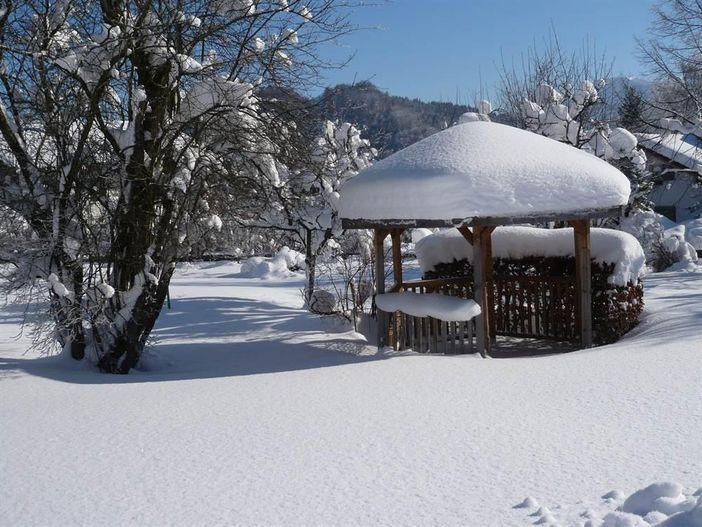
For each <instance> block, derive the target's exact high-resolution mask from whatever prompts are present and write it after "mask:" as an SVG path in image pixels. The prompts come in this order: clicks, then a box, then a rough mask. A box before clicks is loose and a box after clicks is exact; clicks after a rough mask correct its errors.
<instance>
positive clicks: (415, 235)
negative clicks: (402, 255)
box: [412, 229, 434, 243]
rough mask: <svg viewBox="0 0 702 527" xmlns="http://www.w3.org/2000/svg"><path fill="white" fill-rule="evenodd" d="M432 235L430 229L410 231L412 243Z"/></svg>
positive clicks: (432, 232)
mask: <svg viewBox="0 0 702 527" xmlns="http://www.w3.org/2000/svg"><path fill="white" fill-rule="evenodd" d="M432 234H434V231H432V230H431V229H412V243H417V242H419V240H423V239H424V238H426V237H427V236H431V235H432Z"/></svg>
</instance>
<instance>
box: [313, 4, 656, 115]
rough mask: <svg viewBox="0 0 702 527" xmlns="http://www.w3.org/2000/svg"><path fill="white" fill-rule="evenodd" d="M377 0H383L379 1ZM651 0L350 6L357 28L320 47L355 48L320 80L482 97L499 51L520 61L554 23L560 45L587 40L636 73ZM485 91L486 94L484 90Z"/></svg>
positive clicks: (572, 46)
mask: <svg viewBox="0 0 702 527" xmlns="http://www.w3.org/2000/svg"><path fill="white" fill-rule="evenodd" d="M381 1H382V0H381ZM652 4H653V0H588V1H586V2H585V1H570V0H566V1H565V2H553V1H552V0H551V1H548V0H530V1H526V0H429V1H428V0H394V1H392V2H388V3H383V4H381V5H379V6H370V7H364V8H360V9H357V10H356V11H354V13H353V15H352V21H353V22H354V23H356V24H358V25H359V26H365V27H368V26H374V27H379V29H371V30H364V31H361V32H359V33H356V34H354V35H351V36H348V37H345V38H344V39H343V47H342V48H339V49H334V50H330V49H327V50H326V53H327V55H328V56H329V57H341V56H345V55H348V54H350V53H352V52H355V53H356V55H355V58H354V59H353V60H352V61H351V63H350V64H348V65H347V66H346V67H345V68H344V69H343V70H341V71H332V72H329V73H328V74H327V84H337V83H340V82H345V83H350V82H353V81H354V79H356V80H357V81H358V80H371V81H372V82H373V83H375V84H376V85H378V86H379V87H380V88H382V89H384V90H387V91H389V92H390V93H392V94H395V95H404V96H409V97H418V98H420V99H424V100H444V101H451V102H455V101H456V100H457V99H462V100H461V101H460V102H466V100H468V101H469V102H471V101H473V100H474V99H475V97H476V96H477V95H480V85H481V81H482V85H483V96H489V95H490V92H489V90H492V89H493V86H494V84H495V83H496V81H497V80H498V78H499V76H498V66H499V64H500V62H501V57H502V56H504V58H505V60H506V61H512V60H513V59H514V60H515V61H519V60H520V54H521V53H523V52H524V51H526V50H527V49H528V48H529V47H530V46H533V44H534V43H536V44H537V46H538V45H541V44H542V43H543V41H544V39H546V38H547V37H548V35H549V32H550V30H551V27H555V29H556V32H557V34H558V37H559V40H560V41H561V44H562V47H563V48H565V49H566V50H569V51H575V50H578V49H580V48H581V47H582V45H583V42H585V40H586V39H590V41H591V42H594V43H595V45H596V46H597V49H598V51H602V52H604V53H605V55H606V57H607V59H608V60H613V61H614V71H613V72H614V73H615V74H617V75H618V74H623V75H634V76H640V75H641V72H642V71H643V70H644V68H643V67H642V66H641V64H640V63H639V61H638V59H637V57H636V42H635V36H645V33H646V30H647V28H648V26H649V24H650V23H651V20H652V15H651V5H652ZM486 89H487V90H488V93H487V94H486V93H485V91H486Z"/></svg>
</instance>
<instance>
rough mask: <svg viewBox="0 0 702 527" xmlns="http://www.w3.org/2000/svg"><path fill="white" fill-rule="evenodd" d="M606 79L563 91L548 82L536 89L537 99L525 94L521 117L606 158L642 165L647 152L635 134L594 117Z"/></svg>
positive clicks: (531, 127) (530, 125)
mask: <svg viewBox="0 0 702 527" xmlns="http://www.w3.org/2000/svg"><path fill="white" fill-rule="evenodd" d="M604 85H605V81H604V80H600V81H598V83H597V85H595V84H594V83H592V82H591V81H589V80H586V81H584V82H583V83H582V84H581V86H580V87H578V88H576V89H573V88H571V87H569V89H568V90H567V91H566V92H565V93H560V92H559V91H558V90H557V89H555V88H554V87H553V86H551V85H549V84H547V83H541V84H540V85H539V86H538V87H537V88H536V90H535V97H534V100H530V99H528V98H524V99H523V101H522V105H521V114H522V115H521V117H522V119H523V121H524V123H525V124H526V127H527V129H528V130H531V131H532V132H535V133H538V134H541V135H544V136H546V137H550V138H551V139H555V140H556V141H560V142H563V143H569V144H571V145H573V146H575V147H576V148H580V149H582V150H586V151H588V152H591V153H592V154H594V155H596V156H597V157H600V158H602V159H604V160H606V161H618V160H621V159H627V160H629V161H630V162H631V163H633V165H634V166H636V167H638V168H642V167H643V166H644V165H645V164H646V155H645V154H644V152H643V151H642V150H640V149H639V148H638V144H637V140H636V137H634V135H633V134H632V133H631V132H629V131H628V130H626V129H624V128H619V127H615V128H611V127H610V126H609V124H607V123H605V122H600V121H596V120H595V119H593V118H592V117H591V111H590V109H591V108H592V107H593V106H594V105H595V104H597V103H598V101H599V92H598V90H600V89H602V88H603V87H604Z"/></svg>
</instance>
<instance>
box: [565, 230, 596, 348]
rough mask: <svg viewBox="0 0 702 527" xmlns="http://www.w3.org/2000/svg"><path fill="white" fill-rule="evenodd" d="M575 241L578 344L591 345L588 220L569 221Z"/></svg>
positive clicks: (590, 267) (590, 279) (590, 276)
mask: <svg viewBox="0 0 702 527" xmlns="http://www.w3.org/2000/svg"><path fill="white" fill-rule="evenodd" d="M570 224H571V225H572V226H573V232H574V243H575V299H576V300H575V302H576V308H577V310H576V314H577V324H578V329H579V330H580V344H581V345H582V347H583V348H591V347H592V262H591V259H590V220H576V221H571V222H570Z"/></svg>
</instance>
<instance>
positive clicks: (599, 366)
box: [0, 263, 702, 527]
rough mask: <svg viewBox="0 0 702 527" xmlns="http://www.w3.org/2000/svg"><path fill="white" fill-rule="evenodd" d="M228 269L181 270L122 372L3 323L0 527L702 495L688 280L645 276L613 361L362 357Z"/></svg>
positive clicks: (508, 519) (407, 521)
mask: <svg viewBox="0 0 702 527" xmlns="http://www.w3.org/2000/svg"><path fill="white" fill-rule="evenodd" d="M239 270H240V266H239V265H237V264H230V263H223V264H220V263H207V264H201V265H197V266H192V265H190V266H185V267H184V268H182V269H181V270H180V271H179V273H178V274H177V276H176V278H175V280H174V283H173V287H172V299H173V303H172V309H171V310H170V311H166V312H164V315H163V316H162V317H161V319H160V320H159V324H158V330H157V332H156V333H157V336H158V339H159V344H158V347H157V351H158V354H157V356H156V357H154V358H151V359H149V360H148V361H146V366H147V367H148V368H150V369H149V370H148V371H144V370H142V371H137V372H134V373H133V374H130V375H128V376H122V377H120V376H107V375H102V374H99V373H97V372H94V371H92V370H91V369H89V368H87V367H86V366H84V365H78V364H76V363H74V362H72V361H70V360H67V359H64V358H62V357H55V358H48V359H46V358H36V357H34V356H32V355H23V352H22V350H23V348H24V344H23V343H22V342H17V341H15V340H12V339H11V338H10V337H11V335H14V334H15V333H16V332H17V328H18V326H17V321H18V318H19V314H20V313H19V312H18V311H16V310H13V309H11V308H8V309H5V310H3V311H0V524H2V525H13V526H18V525H42V526H47V525H62V526H63V525H91V526H95V525H127V524H139V525H172V524H177V525H220V524H243V525H271V524H276V525H281V524H286V525H369V524H374V525H377V524H384V525H426V524H444V525H469V526H480V527H484V526H509V525H531V524H534V523H537V522H539V521H541V518H542V516H531V515H530V514H532V513H534V512H535V511H536V508H537V507H536V506H535V504H534V503H529V505H532V506H531V507H529V508H526V509H524V508H513V507H514V506H515V505H517V504H518V503H520V502H521V501H522V500H523V499H524V498H525V497H527V496H530V497H533V498H534V501H535V502H538V504H539V505H541V506H545V507H548V509H549V510H550V514H551V516H552V517H553V520H554V521H556V522H558V523H560V524H561V525H582V524H584V523H585V521H586V520H587V519H588V518H587V517H586V516H581V514H582V513H585V512H586V511H589V512H588V514H590V515H591V516H595V517H602V516H604V515H605V514H606V513H607V512H609V511H611V510H613V509H615V508H616V507H617V506H619V505H621V503H622V502H623V500H624V498H625V497H626V496H627V495H628V494H630V493H632V492H633V491H635V490H637V489H639V488H642V487H645V486H647V485H648V484H650V483H653V482H655V481H665V480H672V481H677V482H679V483H680V484H682V486H683V492H684V493H685V494H686V495H688V496H689V495H691V494H693V493H694V491H695V489H696V488H697V487H698V486H700V485H702V440H701V439H700V438H702V338H701V337H702V273H683V272H678V273H661V274H657V275H652V276H650V277H649V278H648V279H647V280H646V302H647V306H646V315H645V319H644V321H643V323H642V324H641V325H640V326H639V327H638V328H637V329H636V330H635V331H634V332H633V333H632V334H631V335H629V336H628V337H627V338H625V339H624V340H622V341H620V342H619V343H617V344H615V345H611V346H605V347H600V348H596V349H592V350H587V351H579V352H574V353H569V354H564V355H556V356H546V357H532V358H517V359H488V360H483V359H480V358H479V357H476V356H446V357H443V356H435V357H430V356H420V355H416V354H393V353H378V352H376V350H375V349H374V348H373V347H372V346H369V345H367V344H366V343H365V342H364V341H363V340H362V339H361V338H360V336H358V335H356V334H354V333H351V332H343V331H342V330H340V329H338V328H335V325H334V324H333V323H332V322H330V321H328V320H323V319H321V318H319V317H316V316H313V315H310V314H309V313H307V312H305V311H304V310H302V309H301V304H302V302H301V300H300V289H301V287H302V280H301V279H300V278H299V277H292V278H283V279H280V280H275V279H272V280H259V279H252V278H242V277H240V276H238V274H237V273H238V272H239ZM612 490H615V491H619V492H615V493H613V494H611V496H612V497H611V499H609V500H604V499H602V498H601V496H603V495H605V493H607V492H609V491H612ZM542 512H545V511H542ZM600 523H601V522H597V521H595V522H593V525H599V524H600ZM620 525H627V523H621V524H620ZM630 525H634V523H631V524H630ZM641 525H647V524H641ZM686 525H687V524H686Z"/></svg>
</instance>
